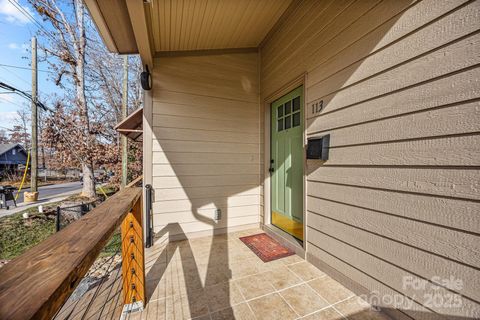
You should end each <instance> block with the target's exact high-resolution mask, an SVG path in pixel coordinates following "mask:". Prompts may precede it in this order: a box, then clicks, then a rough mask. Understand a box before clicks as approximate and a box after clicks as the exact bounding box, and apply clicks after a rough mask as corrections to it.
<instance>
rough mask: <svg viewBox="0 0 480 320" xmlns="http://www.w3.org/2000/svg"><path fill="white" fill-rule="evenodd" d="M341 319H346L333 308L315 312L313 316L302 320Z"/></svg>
mask: <svg viewBox="0 0 480 320" xmlns="http://www.w3.org/2000/svg"><path fill="white" fill-rule="evenodd" d="M341 319H345V318H344V317H343V316H342V315H341V314H340V313H338V312H337V311H336V310H335V309H333V308H328V309H324V310H322V311H318V312H315V313H313V314H310V315H308V316H306V317H303V318H302V320H341Z"/></svg>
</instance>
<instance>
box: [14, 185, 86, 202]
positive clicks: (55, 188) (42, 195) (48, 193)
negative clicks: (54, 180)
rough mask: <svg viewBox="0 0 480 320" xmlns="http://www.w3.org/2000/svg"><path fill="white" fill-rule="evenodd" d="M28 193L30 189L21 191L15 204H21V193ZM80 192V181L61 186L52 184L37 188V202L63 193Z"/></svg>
mask: <svg viewBox="0 0 480 320" xmlns="http://www.w3.org/2000/svg"><path fill="white" fill-rule="evenodd" d="M24 191H30V188H27V189H22V191H20V195H19V196H18V199H17V203H22V202H23V192H24ZM81 191H82V183H81V182H80V181H75V182H67V183H61V184H52V185H49V186H43V187H39V188H38V192H39V194H38V195H39V200H42V199H48V198H54V197H55V196H59V195H63V194H64V193H76V192H81Z"/></svg>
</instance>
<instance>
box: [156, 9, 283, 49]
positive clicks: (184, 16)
mask: <svg viewBox="0 0 480 320" xmlns="http://www.w3.org/2000/svg"><path fill="white" fill-rule="evenodd" d="M291 2H292V0H214V1H208V0H177V1H171V0H151V2H150V5H151V8H150V10H148V11H149V15H150V17H149V18H150V19H147V20H150V21H151V28H152V29H151V30H152V38H153V43H154V50H155V51H156V52H165V51H190V50H210V49H226V48H251V47H258V45H259V44H260V43H261V41H262V40H263V39H264V38H265V36H266V35H267V33H268V32H269V31H270V30H271V29H272V27H273V26H274V25H275V23H276V22H277V20H278V19H279V18H280V17H281V16H282V14H283V13H284V12H285V10H286V9H287V8H288V6H289V5H290V3H291Z"/></svg>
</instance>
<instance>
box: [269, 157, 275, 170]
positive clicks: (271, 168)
mask: <svg viewBox="0 0 480 320" xmlns="http://www.w3.org/2000/svg"><path fill="white" fill-rule="evenodd" d="M273 163H274V161H273V159H271V160H270V168H268V172H270V173H273V172H274V171H275V168H274V167H273Z"/></svg>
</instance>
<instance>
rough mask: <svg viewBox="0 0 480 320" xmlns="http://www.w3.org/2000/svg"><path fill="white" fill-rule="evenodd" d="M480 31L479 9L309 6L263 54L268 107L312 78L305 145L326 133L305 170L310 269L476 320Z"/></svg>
mask: <svg viewBox="0 0 480 320" xmlns="http://www.w3.org/2000/svg"><path fill="white" fill-rule="evenodd" d="M479 21H480V2H479V1H462V0H454V1H437V0H423V1H405V0H384V1H380V0H366V1H363V0H362V1H354V0H341V1H337V0H329V1H328V0H327V1H302V2H301V3H300V4H299V6H298V7H297V8H296V9H295V10H294V11H293V12H292V14H291V15H290V16H289V17H288V18H287V19H286V20H285V21H284V23H283V24H281V25H279V27H278V29H277V30H276V32H275V33H274V34H272V35H271V37H270V38H269V39H268V40H267V41H266V42H265V44H264V46H263V47H262V48H261V51H260V55H261V63H260V65H261V71H260V75H261V77H260V78H261V81H260V83H261V97H262V100H263V99H266V98H267V97H271V96H274V95H276V94H278V93H279V92H281V91H282V88H285V87H286V86H288V83H289V82H290V81H292V80H293V79H295V78H297V77H299V76H301V75H303V74H306V83H305V91H306V93H305V94H306V98H305V101H306V127H307V137H313V136H322V135H325V134H330V145H331V149H330V158H329V160H328V161H326V162H325V163H322V162H319V161H308V162H307V173H306V174H307V217H306V223H307V230H306V241H307V242H306V250H307V257H308V259H310V260H311V261H313V262H315V261H319V260H320V261H323V263H326V264H327V265H329V266H331V267H333V268H334V269H336V270H338V271H339V272H340V273H342V274H344V275H346V276H347V277H348V278H350V279H352V280H353V281H355V282H357V283H358V284H360V285H361V286H363V287H365V288H366V289H368V290H370V291H378V292H380V294H382V295H385V294H389V295H400V296H404V297H406V298H407V299H409V300H410V301H411V303H412V304H411V306H402V307H400V309H401V310H402V312H403V313H404V314H405V315H408V316H410V317H412V318H414V319H440V318H442V317H441V316H440V315H446V318H449V319H451V318H454V317H459V318H458V319H464V318H465V317H480V305H479V302H480V280H479V279H480V271H479V270H480V236H479V235H480V218H479V213H480V192H479V190H480V170H479V168H480V139H479V133H480V99H479V98H480V68H479V63H480V33H479V29H480V23H479ZM320 100H323V104H324V108H323V110H322V111H321V112H319V113H315V114H314V113H313V112H312V108H311V104H312V103H313V102H318V101H320ZM262 121H263V120H262ZM404 277H411V278H412V279H417V280H426V281H427V282H428V283H429V284H428V285H427V287H426V288H425V289H424V290H413V289H412V288H411V287H405V286H404V285H403V282H402V280H403V279H404ZM434 277H438V278H437V279H450V278H451V277H453V278H455V279H461V280H462V281H463V283H462V285H463V286H462V288H453V289H452V288H448V287H447V286H445V285H444V284H440V286H439V289H438V290H434V289H433V286H432V285H431V284H432V279H435V278H434ZM452 294H461V295H462V296H463V297H462V299H461V302H462V303H461V306H460V307H451V306H449V305H448V303H446V301H444V303H438V301H437V303H436V304H431V303H429V302H431V301H429V297H430V295H440V296H441V297H443V298H444V299H448V297H451V295H452ZM387 307H388V305H387ZM390 307H391V305H390ZM455 319H457V318H455Z"/></svg>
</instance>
